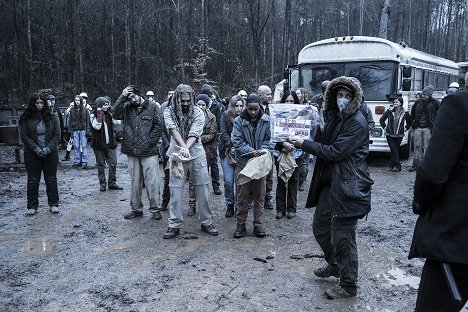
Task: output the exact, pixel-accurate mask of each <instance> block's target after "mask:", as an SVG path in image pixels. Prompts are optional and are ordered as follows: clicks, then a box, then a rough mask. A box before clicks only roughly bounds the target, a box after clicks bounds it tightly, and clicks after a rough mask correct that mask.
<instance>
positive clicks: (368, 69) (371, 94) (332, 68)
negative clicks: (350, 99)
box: [301, 61, 397, 101]
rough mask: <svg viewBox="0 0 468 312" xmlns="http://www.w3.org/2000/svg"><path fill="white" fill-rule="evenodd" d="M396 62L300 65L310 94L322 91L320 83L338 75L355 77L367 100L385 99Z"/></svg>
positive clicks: (393, 76) (392, 83)
mask: <svg viewBox="0 0 468 312" xmlns="http://www.w3.org/2000/svg"><path fill="white" fill-rule="evenodd" d="M396 70H397V64H396V63H394V62H380V61H376V62H357V63H356V62H355V63H329V64H317V65H310V64H307V65H304V66H301V81H302V83H303V87H304V88H306V90H307V91H308V92H309V94H311V95H315V94H317V93H320V92H322V90H321V88H320V84H321V83H322V81H324V80H333V79H334V78H337V77H340V76H349V77H356V78H357V79H358V80H359V81H360V82H361V86H362V89H363V91H364V95H365V97H366V99H367V100H377V101H386V97H385V95H386V94H389V93H392V92H393V89H394V86H395V78H396V75H395V73H396Z"/></svg>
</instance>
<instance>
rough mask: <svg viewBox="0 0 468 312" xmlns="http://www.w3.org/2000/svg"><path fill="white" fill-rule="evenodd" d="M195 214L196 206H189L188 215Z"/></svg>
mask: <svg viewBox="0 0 468 312" xmlns="http://www.w3.org/2000/svg"><path fill="white" fill-rule="evenodd" d="M194 215H195V207H194V206H192V207H189V211H188V212H187V216H189V217H193V216H194Z"/></svg>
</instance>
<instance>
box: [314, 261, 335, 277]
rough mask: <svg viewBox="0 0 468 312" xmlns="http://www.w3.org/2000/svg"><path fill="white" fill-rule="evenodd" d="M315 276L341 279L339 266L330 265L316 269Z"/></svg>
mask: <svg viewBox="0 0 468 312" xmlns="http://www.w3.org/2000/svg"><path fill="white" fill-rule="evenodd" d="M314 274H315V275H316V276H318V277H320V278H327V277H331V276H334V277H338V278H339V277H340V270H339V269H338V266H337V265H330V264H328V263H327V264H326V265H324V266H323V267H321V268H318V269H315V270H314Z"/></svg>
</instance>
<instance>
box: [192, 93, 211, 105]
mask: <svg viewBox="0 0 468 312" xmlns="http://www.w3.org/2000/svg"><path fill="white" fill-rule="evenodd" d="M200 100H202V101H203V102H205V104H206V106H207V107H208V106H210V98H209V97H208V95H206V94H199V95H198V96H197V98H196V100H195V102H198V101H200Z"/></svg>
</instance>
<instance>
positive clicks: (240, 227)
mask: <svg viewBox="0 0 468 312" xmlns="http://www.w3.org/2000/svg"><path fill="white" fill-rule="evenodd" d="M245 234H247V229H246V228H245V223H242V224H240V223H238V224H237V229H236V231H235V232H234V238H241V237H242V236H244V235H245Z"/></svg>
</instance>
